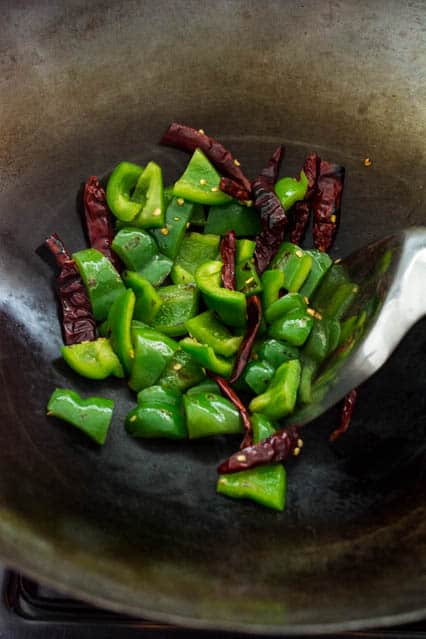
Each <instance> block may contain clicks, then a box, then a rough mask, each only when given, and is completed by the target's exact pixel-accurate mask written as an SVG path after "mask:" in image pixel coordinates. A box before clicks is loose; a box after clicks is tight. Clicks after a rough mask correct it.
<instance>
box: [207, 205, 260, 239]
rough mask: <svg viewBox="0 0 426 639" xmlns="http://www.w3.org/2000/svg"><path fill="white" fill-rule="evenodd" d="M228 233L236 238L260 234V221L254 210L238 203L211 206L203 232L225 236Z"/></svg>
mask: <svg viewBox="0 0 426 639" xmlns="http://www.w3.org/2000/svg"><path fill="white" fill-rule="evenodd" d="M228 231H234V233H235V235H236V236H237V237H244V236H247V235H252V236H254V235H257V234H258V233H259V232H260V220H259V215H258V213H257V211H256V209H255V208H248V207H247V206H243V205H242V204H239V203H238V202H229V204H223V205H222V206H211V207H210V209H209V215H208V218H207V224H206V226H205V232H206V233H216V234H217V235H226V233H228Z"/></svg>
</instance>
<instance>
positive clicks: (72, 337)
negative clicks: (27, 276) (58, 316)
mask: <svg viewBox="0 0 426 639" xmlns="http://www.w3.org/2000/svg"><path fill="white" fill-rule="evenodd" d="M45 244H46V246H47V248H48V249H49V250H50V252H51V253H52V254H53V255H54V257H55V260H56V264H57V265H58V267H59V268H60V272H59V275H58V277H57V279H56V283H57V294H58V297H59V301H60V304H61V309H62V334H63V338H64V342H65V344H67V345H70V344H79V343H80V342H86V341H92V340H95V339H96V322H95V318H94V317H93V313H92V308H91V305H90V301H89V297H88V295H87V292H86V289H85V287H84V284H83V281H82V279H81V277H80V273H79V271H78V268H77V265H76V263H75V262H74V260H72V259H71V257H70V255H69V253H68V252H67V250H66V249H65V247H64V245H63V243H62V241H61V239H60V238H59V236H58V235H57V234H56V233H53V234H52V235H50V236H49V237H48V238H47V239H46V241H45Z"/></svg>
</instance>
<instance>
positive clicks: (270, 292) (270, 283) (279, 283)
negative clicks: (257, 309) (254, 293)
mask: <svg viewBox="0 0 426 639" xmlns="http://www.w3.org/2000/svg"><path fill="white" fill-rule="evenodd" d="M284 282H285V277H284V273H283V272H282V271H279V270H277V269H272V268H271V269H267V270H266V271H265V272H264V273H263V275H262V277H261V284H262V307H263V308H264V309H267V308H269V306H271V304H273V303H274V302H276V301H277V300H278V299H279V297H280V292H281V289H282V288H284Z"/></svg>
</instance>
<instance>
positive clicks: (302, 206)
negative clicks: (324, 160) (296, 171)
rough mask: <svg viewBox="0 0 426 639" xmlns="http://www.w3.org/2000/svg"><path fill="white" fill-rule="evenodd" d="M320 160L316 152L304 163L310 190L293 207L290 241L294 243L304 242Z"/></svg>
mask: <svg viewBox="0 0 426 639" xmlns="http://www.w3.org/2000/svg"><path fill="white" fill-rule="evenodd" d="M320 162H321V159H320V158H319V156H318V155H317V154H316V153H311V154H310V155H308V157H307V158H306V159H305V162H304V164H303V172H304V174H305V175H306V177H307V178H308V190H307V192H306V195H305V198H304V200H302V201H301V202H296V204H295V206H294V209H293V215H292V228H291V231H290V242H292V243H293V244H301V243H302V241H303V238H304V235H305V232H306V227H307V226H308V224H309V217H310V212H311V201H312V199H313V197H314V195H315V189H316V186H317V179H318V173H319V167H320Z"/></svg>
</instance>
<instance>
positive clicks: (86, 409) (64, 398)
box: [47, 388, 114, 445]
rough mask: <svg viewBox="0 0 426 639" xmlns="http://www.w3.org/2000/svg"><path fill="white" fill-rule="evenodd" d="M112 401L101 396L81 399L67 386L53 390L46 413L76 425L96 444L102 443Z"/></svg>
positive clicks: (106, 429)
mask: <svg viewBox="0 0 426 639" xmlns="http://www.w3.org/2000/svg"><path fill="white" fill-rule="evenodd" d="M113 408H114V402H113V401H112V399H104V398H103V397H88V398H87V399H83V398H82V397H80V395H78V393H76V392H74V391H72V390H69V389H67V388H57V389H56V390H55V391H53V393H52V395H51V397H50V399H49V403H48V404H47V415H48V416H49V417H50V416H54V417H58V418H59V419H63V420H64V421H66V422H68V423H69V424H72V425H73V426H76V428H78V429H79V430H81V431H83V433H86V435H88V436H89V437H90V438H91V439H93V441H95V442H96V443H97V444H101V445H102V444H104V443H105V440H106V437H107V434H108V430H109V427H110V424H111V419H112V411H113Z"/></svg>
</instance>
